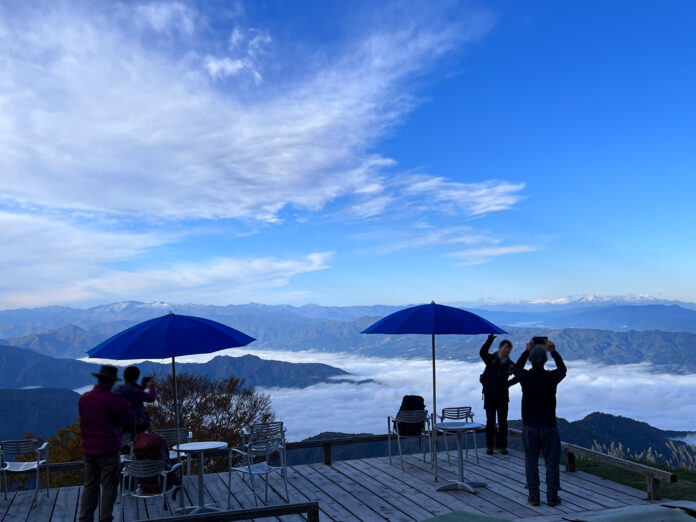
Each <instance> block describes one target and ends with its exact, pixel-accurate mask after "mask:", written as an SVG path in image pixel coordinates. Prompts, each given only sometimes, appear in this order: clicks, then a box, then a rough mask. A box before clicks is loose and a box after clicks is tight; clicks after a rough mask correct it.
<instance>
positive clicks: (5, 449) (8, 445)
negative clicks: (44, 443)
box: [0, 439, 41, 456]
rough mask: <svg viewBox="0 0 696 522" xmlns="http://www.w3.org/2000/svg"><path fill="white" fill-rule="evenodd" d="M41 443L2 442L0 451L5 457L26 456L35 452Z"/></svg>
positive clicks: (30, 440) (34, 441)
mask: <svg viewBox="0 0 696 522" xmlns="http://www.w3.org/2000/svg"><path fill="white" fill-rule="evenodd" d="M39 447H41V443H40V442H39V441H38V440H35V439H24V440H3V441H2V442H0V451H2V453H4V454H5V455H13V456H14V455H26V454H27V453H31V452H33V451H36V450H37V449H39Z"/></svg>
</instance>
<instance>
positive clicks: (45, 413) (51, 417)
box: [0, 388, 80, 440]
mask: <svg viewBox="0 0 696 522" xmlns="http://www.w3.org/2000/svg"><path fill="white" fill-rule="evenodd" d="M79 398H80V396H79V395H78V394H77V393H75V392H74V391H71V390H65V389H58V388H38V389H35V390H3V389H0V440H13V439H21V438H22V437H24V435H25V434H26V433H31V434H32V435H34V436H35V437H42V438H44V439H46V438H48V437H52V436H53V435H55V433H56V432H57V431H58V429H59V428H62V427H63V426H67V425H68V424H72V423H74V422H75V421H76V420H77V400H78V399H79Z"/></svg>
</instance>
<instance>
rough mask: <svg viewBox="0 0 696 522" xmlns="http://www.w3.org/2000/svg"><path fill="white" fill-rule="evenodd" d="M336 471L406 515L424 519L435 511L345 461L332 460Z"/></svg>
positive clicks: (430, 516) (433, 514)
mask: <svg viewBox="0 0 696 522" xmlns="http://www.w3.org/2000/svg"><path fill="white" fill-rule="evenodd" d="M331 467H332V468H333V469H335V470H336V471H337V472H338V473H340V474H342V475H343V476H344V477H346V479H349V480H352V481H354V482H356V483H358V484H361V485H362V486H363V487H365V488H366V489H368V490H369V491H371V492H372V493H373V494H374V495H376V496H378V497H380V498H382V499H383V500H384V501H385V502H388V503H389V504H391V505H392V506H394V507H398V509H399V510H400V511H402V512H404V513H405V514H407V515H408V516H410V517H412V518H415V519H416V520H424V519H427V518H432V517H433V516H435V513H434V512H432V511H429V510H427V509H426V508H425V507H423V506H421V505H420V504H418V503H417V502H415V501H414V500H413V498H411V497H409V496H405V495H403V494H402V493H401V492H400V491H397V490H394V489H392V488H391V487H390V486H389V485H387V484H384V483H382V482H379V481H377V480H375V479H374V478H373V477H372V476H370V475H368V474H366V473H364V471H361V470H358V469H356V468H354V467H352V466H349V465H348V464H346V463H345V462H334V463H333V465H332V466H331Z"/></svg>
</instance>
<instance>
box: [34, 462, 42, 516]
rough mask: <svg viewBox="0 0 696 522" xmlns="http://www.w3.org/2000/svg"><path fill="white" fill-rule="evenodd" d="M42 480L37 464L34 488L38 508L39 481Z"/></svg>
mask: <svg viewBox="0 0 696 522" xmlns="http://www.w3.org/2000/svg"><path fill="white" fill-rule="evenodd" d="M40 478H41V474H40V473H39V465H38V463H37V465H36V487H35V488H34V504H35V505H36V506H38V505H39V486H40V484H39V479H40Z"/></svg>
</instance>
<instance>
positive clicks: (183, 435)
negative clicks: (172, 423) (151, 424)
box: [153, 428, 188, 448]
mask: <svg viewBox="0 0 696 522" xmlns="http://www.w3.org/2000/svg"><path fill="white" fill-rule="evenodd" d="M153 433H155V434H156V435H159V436H160V437H162V438H163V439H164V442H166V443H167V447H169V448H171V447H173V446H176V445H177V444H181V443H183V442H186V441H187V440H188V429H187V428H179V433H178V437H177V432H176V428H165V429H161V430H155V431H154V432H153Z"/></svg>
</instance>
